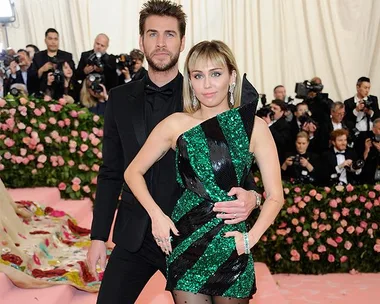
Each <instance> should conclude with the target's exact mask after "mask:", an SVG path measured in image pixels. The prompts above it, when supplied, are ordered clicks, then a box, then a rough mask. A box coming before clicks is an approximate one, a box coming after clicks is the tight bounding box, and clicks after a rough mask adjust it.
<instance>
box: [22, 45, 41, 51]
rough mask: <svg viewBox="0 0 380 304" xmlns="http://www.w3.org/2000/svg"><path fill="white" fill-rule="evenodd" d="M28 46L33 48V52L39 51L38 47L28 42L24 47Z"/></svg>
mask: <svg viewBox="0 0 380 304" xmlns="http://www.w3.org/2000/svg"><path fill="white" fill-rule="evenodd" d="M28 47H31V48H33V49H34V52H35V53H38V52H39V51H40V49H39V48H38V47H37V46H35V45H34V44H28V45H27V46H26V47H25V48H28Z"/></svg>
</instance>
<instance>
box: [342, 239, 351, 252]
mask: <svg viewBox="0 0 380 304" xmlns="http://www.w3.org/2000/svg"><path fill="white" fill-rule="evenodd" d="M351 247H352V243H351V242H350V241H345V242H344V248H346V249H347V250H350V249H351Z"/></svg>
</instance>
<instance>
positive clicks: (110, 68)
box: [75, 34, 118, 90]
mask: <svg viewBox="0 0 380 304" xmlns="http://www.w3.org/2000/svg"><path fill="white" fill-rule="evenodd" d="M108 46H109V38H108V36H107V35H106V34H99V35H97V36H96V38H95V40H94V47H93V49H92V50H90V51H87V52H83V53H82V54H81V57H80V60H79V64H78V68H77V70H76V72H75V74H76V78H77V80H80V81H83V80H84V79H85V78H86V77H87V75H89V74H91V73H98V74H102V75H103V77H104V84H105V86H106V88H107V90H110V89H112V88H113V87H116V86H117V84H118V78H117V77H118V76H117V74H116V58H115V56H113V55H109V54H107V49H108Z"/></svg>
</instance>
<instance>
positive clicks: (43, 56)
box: [32, 28, 75, 79]
mask: <svg viewBox="0 0 380 304" xmlns="http://www.w3.org/2000/svg"><path fill="white" fill-rule="evenodd" d="M45 43H46V47H47V49H46V50H44V51H40V52H38V53H36V54H34V58H33V65H32V66H33V69H34V70H35V71H36V72H37V74H38V78H40V79H42V76H43V74H44V73H47V72H48V71H51V70H54V69H56V67H57V64H58V63H59V62H63V61H67V62H70V65H71V66H73V67H74V66H75V64H74V61H73V55H72V54H71V53H68V52H65V51H61V50H60V49H59V34H58V32H57V30H55V29H53V28H49V29H47V31H46V32H45Z"/></svg>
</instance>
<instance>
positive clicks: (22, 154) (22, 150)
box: [20, 148, 28, 156]
mask: <svg viewBox="0 0 380 304" xmlns="http://www.w3.org/2000/svg"><path fill="white" fill-rule="evenodd" d="M26 153H28V151H27V150H26V149H24V148H21V149H20V155H21V156H25V155H26Z"/></svg>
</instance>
